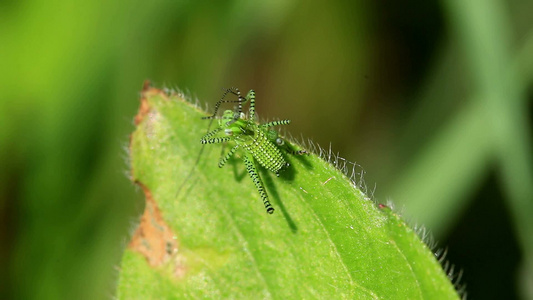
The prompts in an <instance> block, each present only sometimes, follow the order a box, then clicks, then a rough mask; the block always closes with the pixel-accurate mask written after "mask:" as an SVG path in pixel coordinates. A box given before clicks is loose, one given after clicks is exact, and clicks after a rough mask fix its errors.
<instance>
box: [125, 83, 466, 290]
mask: <svg viewBox="0 0 533 300" xmlns="http://www.w3.org/2000/svg"><path fill="white" fill-rule="evenodd" d="M257 101H264V100H263V99H261V95H260V93H258V94H257ZM205 115H206V113H205V112H202V111H201V110H199V109H198V108H196V107H195V106H194V105H192V104H190V103H189V102H187V101H185V100H184V99H183V97H182V96H181V95H179V94H168V93H164V92H162V91H160V90H157V89H155V88H150V87H148V86H147V87H145V89H144V91H143V96H142V102H141V109H140V112H139V115H138V116H137V118H136V123H137V125H138V126H137V128H136V130H135V132H134V133H133V134H132V136H131V144H130V158H131V166H132V176H133V179H134V180H135V181H136V182H137V183H139V184H140V185H141V186H142V187H143V190H144V192H145V194H146V196H147V206H146V211H145V214H144V215H143V219H142V221H141V226H140V228H138V229H137V232H136V234H135V236H134V238H133V240H132V242H131V243H130V247H129V248H128V249H127V250H126V252H125V254H124V257H123V261H122V267H121V275H120V280H119V287H118V294H119V297H120V298H123V299H133V298H135V299H138V298H151V299H165V298H248V299H257V298H279V299H286V298H327V297H332V296H334V297H335V298H352V299H458V298H459V297H458V295H457V293H456V291H455V289H454V287H453V285H452V284H451V282H450V281H449V279H448V278H447V276H446V274H445V273H444V271H443V270H442V268H441V266H440V264H439V262H438V261H437V259H436V257H435V255H434V254H433V253H432V252H431V251H430V249H429V248H428V247H427V246H426V245H425V244H424V242H423V241H422V240H421V239H420V238H419V237H418V235H417V234H416V232H415V231H414V230H413V229H412V228H410V227H409V226H407V225H406V224H405V223H404V222H403V221H402V220H401V219H400V217H399V216H398V215H396V214H395V213H394V212H393V211H392V210H391V209H390V208H388V207H386V206H382V205H379V206H378V205H376V204H375V203H374V202H373V201H371V200H370V199H369V198H368V197H367V196H365V194H364V193H363V192H362V191H361V190H360V189H358V188H357V187H356V186H355V184H354V183H353V181H352V180H350V179H349V178H348V177H347V176H346V175H344V173H343V172H341V171H339V169H337V168H336V167H335V166H334V165H333V164H331V163H329V162H327V161H325V160H323V159H322V158H320V157H319V156H318V155H315V154H311V155H308V156H305V155H304V156H289V155H288V156H287V159H288V161H289V162H290V167H289V168H288V169H287V170H286V171H285V172H284V173H282V174H281V175H280V176H279V177H276V176H275V174H272V173H269V172H267V171H265V170H263V171H261V172H260V175H261V177H262V179H263V181H264V183H265V186H266V189H267V192H268V194H269V196H270V200H271V203H272V205H273V206H274V208H275V209H276V211H275V212H274V214H273V215H268V214H267V213H266V212H265V208H264V206H263V203H262V201H261V199H260V197H259V193H258V191H257V189H256V188H255V186H254V185H253V183H252V181H251V180H250V178H249V177H248V174H247V173H246V170H245V168H244V164H243V162H242V159H241V158H240V156H238V155H236V157H235V158H234V159H233V160H231V161H229V162H228V164H227V165H226V166H225V167H224V168H218V166H217V165H218V160H219V159H220V157H221V151H222V148H223V147H222V145H219V144H217V145H214V144H213V145H206V146H204V147H205V148H203V150H202V145H201V144H200V138H201V137H202V136H203V135H204V134H205V133H206V131H207V128H208V124H209V121H208V120H202V119H201V117H202V116H205ZM280 117H281V118H286V117H289V116H280ZM228 150H229V147H226V149H225V150H224V151H228ZM308 150H312V149H308ZM200 153H201V155H200V156H199V154H200ZM321 153H322V154H323V156H324V155H325V156H327V154H325V152H321ZM198 157H199V159H197V158H198ZM334 157H336V156H334ZM337 162H338V165H339V166H340V167H344V168H346V166H349V164H348V165H346V164H344V161H343V160H339V159H338V158H337ZM340 162H342V164H341V163H340ZM350 168H351V167H350Z"/></svg>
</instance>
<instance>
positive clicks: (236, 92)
mask: <svg viewBox="0 0 533 300" xmlns="http://www.w3.org/2000/svg"><path fill="white" fill-rule="evenodd" d="M229 93H231V94H233V95H235V96H237V97H238V100H224V98H226V95H227V94H229ZM245 101H246V99H245V98H244V97H242V96H241V91H239V89H238V88H235V87H232V88H229V89H226V90H225V91H224V94H222V98H221V99H220V100H218V101H217V103H216V104H215V111H214V113H213V114H212V115H211V116H207V117H202V119H203V120H206V119H211V120H212V119H214V118H215V117H216V115H217V113H218V109H219V108H220V105H221V104H222V103H239V106H238V110H237V112H238V114H235V115H237V116H240V115H241V113H242V103H243V102H245ZM236 119H238V117H235V120H236ZM209 125H211V123H209ZM208 131H209V128H208Z"/></svg>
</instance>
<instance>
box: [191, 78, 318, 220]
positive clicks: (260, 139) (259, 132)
mask: <svg viewBox="0 0 533 300" xmlns="http://www.w3.org/2000/svg"><path fill="white" fill-rule="evenodd" d="M228 93H231V94H233V95H235V96H237V98H238V100H224V98H225V97H226V95H227V94H228ZM248 101H250V109H249V111H248V118H246V116H245V114H244V113H243V112H242V107H243V104H245V103H246V102H248ZM222 103H237V108H236V110H235V111H233V110H226V111H225V112H224V114H223V116H222V118H221V119H219V122H218V128H216V129H214V130H212V131H210V132H208V133H207V134H206V135H204V137H202V139H201V143H202V144H218V143H226V142H230V141H233V142H235V145H234V146H233V147H232V148H231V150H230V151H229V152H228V153H227V154H226V155H225V156H223V157H222V158H221V159H220V161H219V163H218V167H219V168H222V167H223V166H224V165H225V164H226V162H227V161H228V159H229V158H230V157H232V156H233V155H234V154H235V152H236V151H237V150H238V149H239V148H241V149H243V150H244V152H245V155H244V164H245V165H246V170H247V171H248V174H249V175H250V177H251V178H252V181H253V182H254V184H255V186H256V188H257V190H258V192H259V195H260V196H261V199H262V200H263V204H264V205H265V209H266V211H267V213H269V214H272V213H273V212H274V208H273V207H272V205H271V204H270V201H268V195H267V193H266V191H265V187H264V186H263V182H262V181H261V177H259V173H258V172H257V167H256V162H257V163H259V165H261V166H263V167H264V168H266V169H267V170H269V171H271V172H274V173H276V175H277V176H279V172H280V171H282V170H283V169H285V168H287V167H288V166H289V163H288V162H287V161H286V160H285V157H284V156H283V153H282V152H287V153H291V154H295V155H301V154H306V153H307V152H306V151H304V150H299V151H294V150H292V149H291V148H289V147H288V146H287V145H286V144H285V142H284V141H283V139H281V137H279V135H278V132H277V131H275V130H272V129H269V128H270V127H273V126H277V125H287V124H289V123H290V122H291V121H290V120H280V121H274V122H269V123H265V124H257V123H256V121H255V119H256V117H255V92H254V91H253V90H250V91H249V92H248V94H247V95H246V97H242V96H241V92H240V91H239V89H237V88H231V89H227V90H226V91H225V93H224V94H223V96H222V99H220V100H219V101H218V102H217V103H216V104H215V112H214V114H213V115H212V116H208V117H203V118H202V119H214V118H215V116H216V114H217V111H218V108H219V107H220V105H221V104H222ZM219 134H220V135H222V136H217V135H219Z"/></svg>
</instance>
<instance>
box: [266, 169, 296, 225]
mask: <svg viewBox="0 0 533 300" xmlns="http://www.w3.org/2000/svg"><path fill="white" fill-rule="evenodd" d="M286 171H287V170H286ZM259 173H261V178H262V179H263V183H264V185H265V187H266V188H267V192H268V194H269V196H270V197H271V198H272V200H273V202H274V205H275V207H274V209H277V210H278V211H281V214H283V217H284V218H285V220H286V221H287V224H288V225H289V228H290V229H291V231H292V233H296V232H298V226H296V223H294V220H293V219H292V218H291V216H290V214H289V212H288V211H287V209H286V208H285V205H283V201H281V198H280V196H279V193H278V190H277V189H276V186H275V185H274V182H273V179H272V177H274V176H275V175H273V174H272V173H271V172H269V171H267V170H265V169H264V168H260V170H259ZM293 174H294V171H293ZM280 177H281V176H280ZM276 179H278V180H279V179H281V178H276ZM278 208H279V209H278Z"/></svg>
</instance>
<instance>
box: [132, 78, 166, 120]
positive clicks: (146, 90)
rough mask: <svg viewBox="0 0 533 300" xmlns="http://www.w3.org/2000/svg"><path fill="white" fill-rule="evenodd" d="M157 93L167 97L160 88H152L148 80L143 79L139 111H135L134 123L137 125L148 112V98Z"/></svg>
mask: <svg viewBox="0 0 533 300" xmlns="http://www.w3.org/2000/svg"><path fill="white" fill-rule="evenodd" d="M157 94H159V95H161V96H163V97H164V98H167V96H166V95H165V93H164V92H163V91H162V90H160V89H158V88H154V87H152V86H151V85H150V80H145V81H144V83H143V89H142V91H141V105H140V106H139V111H138V112H137V115H136V116H135V119H134V122H135V125H139V123H141V122H142V121H143V120H144V118H145V117H146V116H147V115H148V113H149V112H150V104H149V103H148V98H150V97H153V96H154V95H157Z"/></svg>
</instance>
